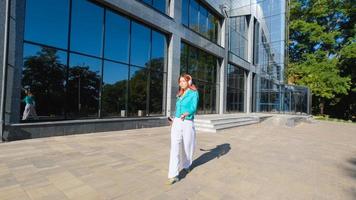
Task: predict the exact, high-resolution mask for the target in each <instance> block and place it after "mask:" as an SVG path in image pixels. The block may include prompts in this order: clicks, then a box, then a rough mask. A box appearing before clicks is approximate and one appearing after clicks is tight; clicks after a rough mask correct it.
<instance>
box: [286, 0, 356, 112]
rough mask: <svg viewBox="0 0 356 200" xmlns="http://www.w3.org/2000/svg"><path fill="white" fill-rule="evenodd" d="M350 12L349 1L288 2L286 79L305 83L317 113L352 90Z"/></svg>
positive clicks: (353, 29)
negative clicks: (287, 62)
mask: <svg viewBox="0 0 356 200" xmlns="http://www.w3.org/2000/svg"><path fill="white" fill-rule="evenodd" d="M354 13H355V3H352V0H292V1H291V9H290V36H289V37H290V41H289V55H290V63H289V65H288V68H287V77H288V82H289V83H294V84H297V85H304V86H308V87H309V88H310V89H311V91H312V93H313V97H314V98H313V103H314V106H315V107H316V106H318V107H319V108H320V113H321V114H323V113H324V108H325V106H327V107H328V108H329V107H330V106H332V105H335V104H336V103H337V101H339V100H340V98H339V97H340V96H350V92H352V90H350V88H351V85H352V82H351V81H352V80H353V81H354V78H352V75H351V73H350V71H351V70H350V67H351V66H350V65H349V64H350V63H351V62H350V59H351V60H354V59H355V54H352V53H349V51H352V46H353V45H354V42H355V40H354V39H352V38H354V37H355V25H354V19H355V17H354V15H355V14H354ZM348 46H350V47H348ZM326 103H327V104H326ZM314 112H315V111H314Z"/></svg>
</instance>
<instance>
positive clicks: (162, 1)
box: [153, 0, 166, 13]
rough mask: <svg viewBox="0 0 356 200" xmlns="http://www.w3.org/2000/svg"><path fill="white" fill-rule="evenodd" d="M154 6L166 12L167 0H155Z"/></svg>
mask: <svg viewBox="0 0 356 200" xmlns="http://www.w3.org/2000/svg"><path fill="white" fill-rule="evenodd" d="M153 7H154V8H156V9H158V10H159V11H161V12H162V13H166V0H153Z"/></svg>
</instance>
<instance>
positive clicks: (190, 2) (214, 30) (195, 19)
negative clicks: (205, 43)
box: [182, 0, 220, 43]
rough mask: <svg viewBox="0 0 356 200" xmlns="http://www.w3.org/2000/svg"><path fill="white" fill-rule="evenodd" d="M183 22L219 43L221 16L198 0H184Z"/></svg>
mask: <svg viewBox="0 0 356 200" xmlns="http://www.w3.org/2000/svg"><path fill="white" fill-rule="evenodd" d="M182 23H183V24H184V25H185V26H187V27H189V28H190V29H192V30H194V31H195V32H197V33H199V34H200V35H202V36H204V37H205V38H207V39H209V40H210V41H212V42H215V43H218V35H219V34H218V32H219V26H220V25H219V18H218V17H217V16H216V15H215V14H214V13H213V12H212V11H210V10H209V9H208V8H207V7H206V6H205V5H203V4H202V3H201V2H199V1H198V0H182Z"/></svg>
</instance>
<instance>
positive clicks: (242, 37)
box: [229, 16, 248, 60]
mask: <svg viewBox="0 0 356 200" xmlns="http://www.w3.org/2000/svg"><path fill="white" fill-rule="evenodd" d="M247 31H248V21H247V17H245V16H241V17H233V18H230V38H231V39H230V45H229V50H230V51H231V52H232V53H233V54H234V55H236V56H239V57H240V58H242V59H245V60H247V51H248V49H247V48H248V40H247V38H248V36H247Z"/></svg>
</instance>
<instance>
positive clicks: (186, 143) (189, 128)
mask: <svg viewBox="0 0 356 200" xmlns="http://www.w3.org/2000/svg"><path fill="white" fill-rule="evenodd" d="M182 144H183V148H182V149H181V152H182V155H180V147H181V146H182ZM194 148H195V128H194V122H193V121H192V120H187V119H186V120H181V119H180V118H174V120H173V124H172V128H171V153H170V159H169V172H168V178H173V177H175V176H178V174H179V167H183V168H185V169H187V168H189V167H190V166H191V165H192V163H193V154H194Z"/></svg>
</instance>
